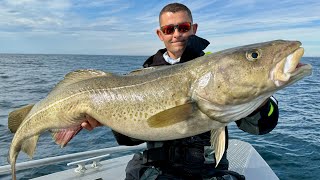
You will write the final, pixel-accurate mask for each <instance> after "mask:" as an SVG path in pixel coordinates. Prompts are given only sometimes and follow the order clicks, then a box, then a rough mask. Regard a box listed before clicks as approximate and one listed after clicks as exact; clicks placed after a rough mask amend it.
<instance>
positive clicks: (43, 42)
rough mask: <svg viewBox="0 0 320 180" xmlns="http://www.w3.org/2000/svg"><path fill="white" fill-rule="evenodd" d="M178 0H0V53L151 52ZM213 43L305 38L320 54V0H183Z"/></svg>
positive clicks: (308, 50) (215, 47)
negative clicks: (165, 13) (164, 11)
mask: <svg viewBox="0 0 320 180" xmlns="http://www.w3.org/2000/svg"><path fill="white" fill-rule="evenodd" d="M169 2H173V1H150V0H142V1H127V0H97V1H91V0H4V1H0V38H1V44H0V53H1V52H3V53H7V52H9V53H76V54H78V53H82V54H83V53H84V54H128V55H130V54H136V55H138V54H141V55H151V54H153V53H154V52H156V51H157V49H159V48H162V47H163V45H162V43H161V42H160V41H159V40H158V38H157V36H156V34H155V30H156V28H158V26H159V25H158V14H159V11H160V10H161V8H162V7H163V6H164V5H166V4H167V3H169ZM179 2H181V3H184V4H186V5H187V6H188V7H189V8H190V9H191V10H192V12H193V17H194V21H195V22H197V23H198V24H199V29H198V33H197V34H198V35H199V36H202V37H204V38H206V39H208V40H210V41H211V45H210V46H209V47H208V50H211V51H215V50H221V49H224V48H229V47H233V46H236V45H243V44H248V43H253V42H260V41H267V40H272V39H294V40H301V41H302V42H303V44H304V47H305V48H306V55H314V56H320V53H319V52H318V50H317V49H319V47H320V34H319V33H320V30H319V29H320V13H319V12H320V1H317V0H306V1H291V0H283V1H276V0H272V1H262V0H226V1H218V0H215V1H207V0H197V1H195V0H183V1H179Z"/></svg>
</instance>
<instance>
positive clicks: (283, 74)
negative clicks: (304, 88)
mask: <svg viewBox="0 0 320 180" xmlns="http://www.w3.org/2000/svg"><path fill="white" fill-rule="evenodd" d="M303 53H304V49H303V48H302V47H299V48H298V49H296V50H295V51H294V52H293V53H291V54H289V55H288V56H287V57H285V58H283V59H282V60H281V61H280V62H278V63H277V64H276V66H275V67H274V68H273V69H272V70H271V72H270V77H271V80H272V81H273V82H274V83H275V85H276V86H277V87H279V86H283V85H288V84H291V83H293V82H296V81H298V80H300V79H301V78H303V77H305V76H308V75H310V74H311V69H312V67H311V65H310V64H303V63H300V60H301V57H302V56H303Z"/></svg>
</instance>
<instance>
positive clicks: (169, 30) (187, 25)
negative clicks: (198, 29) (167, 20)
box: [160, 22, 191, 35]
mask: <svg viewBox="0 0 320 180" xmlns="http://www.w3.org/2000/svg"><path fill="white" fill-rule="evenodd" d="M160 29H161V31H162V32H163V33H164V34H165V35H170V34H173V33H174V30H175V29H178V31H179V32H180V33H185V32H188V31H190V29H191V22H184V23H180V24H177V25H173V24H169V25H166V26H162V27H161V28H160Z"/></svg>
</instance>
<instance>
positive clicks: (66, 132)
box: [50, 125, 82, 148]
mask: <svg viewBox="0 0 320 180" xmlns="http://www.w3.org/2000/svg"><path fill="white" fill-rule="evenodd" d="M81 129H82V127H81V125H79V126H74V127H70V128H67V129H56V130H50V132H51V135H52V138H53V140H54V141H55V142H56V143H57V144H59V145H60V146H61V148H63V147H65V146H66V145H67V144H68V142H69V141H70V140H71V139H72V138H73V137H74V136H76V135H77V134H78V133H79V132H80V131H81Z"/></svg>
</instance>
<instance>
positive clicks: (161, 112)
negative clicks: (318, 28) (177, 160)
mask: <svg viewBox="0 0 320 180" xmlns="http://www.w3.org/2000/svg"><path fill="white" fill-rule="evenodd" d="M300 46H301V43H300V42H299V41H284V40H275V41H269V42H263V43H258V44H251V45H246V46H240V47H236V48H231V49H227V50H223V51H220V52H216V53H213V54H210V55H206V56H202V57H199V58H197V59H195V60H192V61H189V62H186V63H183V64H176V65H172V66H164V67H159V68H149V69H144V70H137V71H136V72H133V73H131V74H128V75H116V74H112V73H107V72H102V71H98V70H77V71H74V72H71V73H69V74H67V75H66V76H65V78H64V80H62V81H60V82H59V83H58V84H57V85H56V87H55V88H54V89H53V90H52V91H51V92H50V93H49V94H48V95H47V97H45V98H44V99H42V100H41V101H39V102H37V103H36V104H34V105H33V104H31V105H28V106H25V107H22V108H20V109H17V110H15V111H13V112H11V113H10V114H9V118H8V126H9V129H10V130H11V131H12V132H14V133H15V135H14V137H13V140H12V143H11V146H10V150H9V156H8V161H9V163H10V164H11V168H12V177H13V179H15V178H16V174H15V173H16V172H15V164H16V159H17V157H18V154H19V152H20V151H21V150H22V151H24V152H25V153H27V154H28V155H29V156H30V157H32V156H33V154H34V151H35V148H36V144H37V141H38V138H39V136H40V134H41V133H43V132H44V131H50V132H51V133H52V137H53V139H54V140H55V142H56V143H57V144H59V145H61V146H62V147H63V146H65V145H66V144H67V143H68V142H69V141H70V140H71V139H72V138H73V137H74V136H75V135H76V134H77V132H79V131H80V130H81V126H80V124H81V123H82V122H83V121H84V120H85V116H86V115H89V116H91V117H93V118H94V119H96V120H97V121H99V122H100V123H101V124H103V125H105V126H108V127H110V128H112V129H113V130H115V131H117V132H119V133H122V134H124V135H127V136H130V137H133V138H137V139H142V140H150V141H163V140H172V139H179V138H184V137H189V136H194V135H197V134H200V133H204V132H207V131H211V144H212V146H213V147H214V149H215V156H216V159H217V162H219V161H220V159H221V157H222V154H223V152H224V148H225V141H226V137H225V133H224V129H225V128H224V127H225V126H226V125H227V124H228V123H230V122H232V121H236V120H239V119H241V118H244V117H246V116H248V115H249V114H250V113H252V112H253V111H254V110H255V109H257V108H258V107H259V106H260V105H261V104H262V103H263V102H264V101H265V100H266V99H267V98H269V97H270V96H271V95H272V94H274V93H275V92H276V91H278V90H280V89H283V88H284V87H286V86H288V85H291V84H293V83H295V82H297V81H298V80H300V79H302V78H303V77H305V76H308V75H310V74H311V73H312V67H311V65H309V64H302V63H300V58H301V57H302V55H303V53H304V49H303V48H302V47H300Z"/></svg>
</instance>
